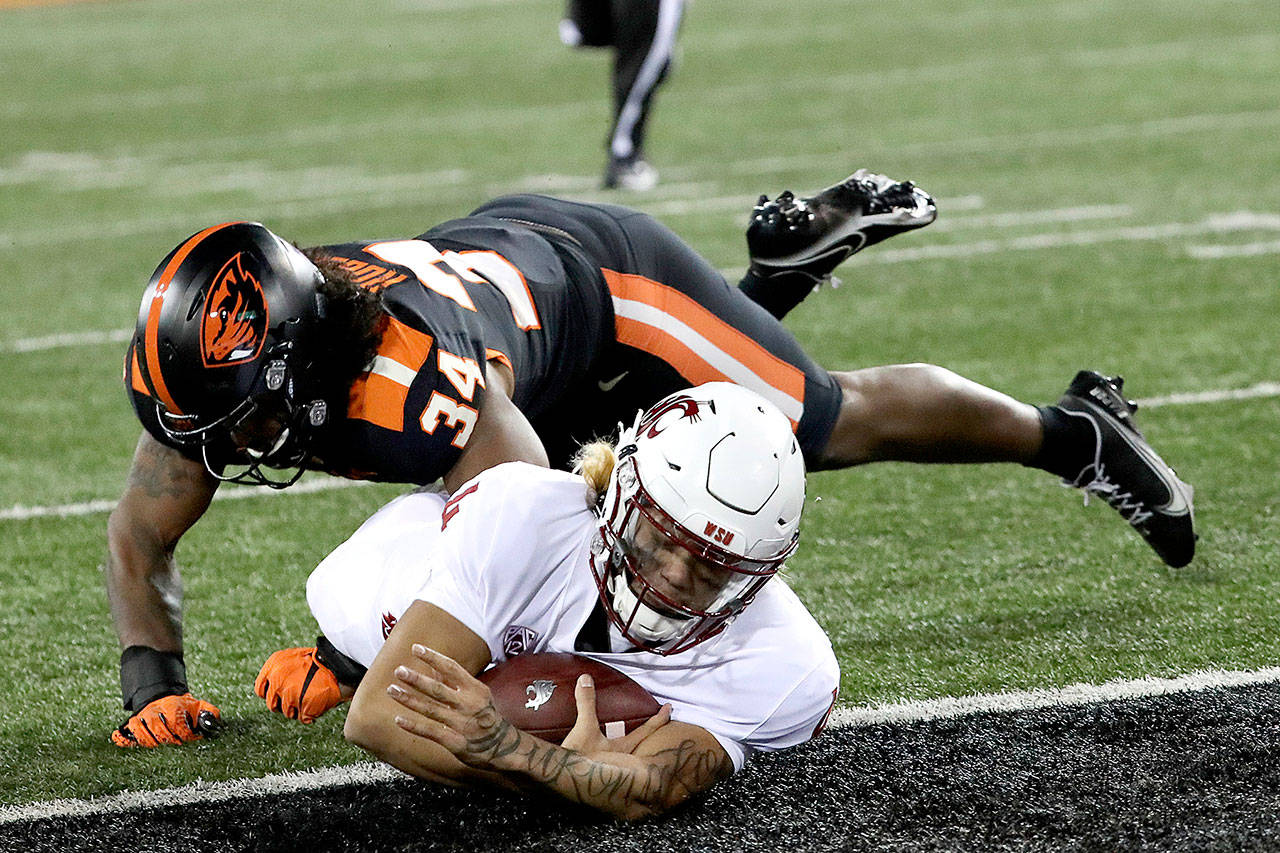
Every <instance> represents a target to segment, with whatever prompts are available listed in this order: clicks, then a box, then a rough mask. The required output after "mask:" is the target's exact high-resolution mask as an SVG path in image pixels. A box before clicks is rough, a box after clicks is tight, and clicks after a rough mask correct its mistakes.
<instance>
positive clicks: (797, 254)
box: [740, 169, 938, 319]
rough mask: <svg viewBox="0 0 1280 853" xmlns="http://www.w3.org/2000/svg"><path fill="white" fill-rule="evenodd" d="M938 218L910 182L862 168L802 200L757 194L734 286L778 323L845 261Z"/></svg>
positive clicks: (922, 193)
mask: <svg viewBox="0 0 1280 853" xmlns="http://www.w3.org/2000/svg"><path fill="white" fill-rule="evenodd" d="M937 215H938V208H937V205H936V204H934V201H933V198H932V197H931V196H930V195H929V194H928V193H926V192H925V191H924V190H922V189H920V188H919V187H917V186H916V185H915V184H913V183H912V182H910V181H895V180H894V179H893V178H889V177H886V176H884V175H877V174H875V173H873V172H869V171H867V170H866V169H859V170H858V171H856V172H854V173H853V174H852V175H850V176H849V177H848V178H845V179H844V180H843V181H841V182H840V183H838V184H835V185H833V186H830V187H827V188H826V189H825V190H823V191H822V192H820V193H818V194H816V195H813V196H809V197H807V198H798V197H797V196H796V195H795V194H794V193H792V192H791V191H790V190H787V191H786V192H783V193H782V194H781V195H779V196H778V197H777V198H776V199H774V200H773V201H770V200H769V198H768V196H763V195H762V196H760V201H759V202H757V203H756V206H755V209H754V210H752V212H751V223H750V225H749V226H748V227H747V249H748V250H749V252H750V256H751V266H750V268H749V270H748V271H747V275H746V277H745V278H744V279H743V280H742V283H741V285H740V286H741V287H742V289H743V291H745V292H746V293H747V295H748V296H750V297H751V298H752V300H753V301H755V302H757V303H759V304H760V305H762V306H763V307H764V308H765V309H766V310H768V311H769V313H771V314H773V315H774V316H775V317H777V318H778V319H782V317H783V316H784V315H785V314H786V313H787V312H788V311H790V310H791V308H793V307H795V306H796V305H797V304H799V303H800V301H801V300H802V299H804V297H805V296H807V295H808V293H809V292H810V291H811V290H812V289H813V288H814V287H815V286H817V285H818V284H820V283H822V282H823V281H825V280H826V279H827V278H828V277H830V275H831V272H832V271H833V270H834V269H835V268H836V267H837V266H839V265H840V263H842V262H843V261H844V260H845V259H846V258H848V257H849V256H850V255H853V254H855V253H857V252H859V251H861V250H863V249H865V248H866V247H868V246H873V245H875V244H876V243H879V242H880V241H882V240H885V239H887V238H889V237H892V236H893V235H895V234H900V233H902V232H904V231H911V230H913V229H915V228H922V227H924V226H925V225H928V224H929V223H930V222H932V221H933V220H934V219H935V218H936V217H937Z"/></svg>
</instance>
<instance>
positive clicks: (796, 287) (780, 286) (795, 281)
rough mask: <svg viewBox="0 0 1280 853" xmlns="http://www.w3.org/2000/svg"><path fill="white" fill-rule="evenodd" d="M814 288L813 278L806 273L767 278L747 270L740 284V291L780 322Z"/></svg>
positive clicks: (783, 274)
mask: <svg viewBox="0 0 1280 853" xmlns="http://www.w3.org/2000/svg"><path fill="white" fill-rule="evenodd" d="M813 288H814V281H813V276H810V275H805V274H804V273H779V274H777V275H771V276H769V277H768V278H765V277H764V276H762V275H757V274H756V273H754V272H752V271H751V270H747V274H746V275H744V276H743V277H742V281H740V282H738V289H739V290H741V291H742V292H743V293H745V294H746V295H747V296H748V298H750V299H751V301H752V302H754V303H756V304H757V305H759V306H760V307H761V308H763V309H764V310H766V311H768V312H769V313H770V314H772V315H773V316H774V317H776V318H778V319H779V320H781V319H782V318H783V317H785V316H787V313H788V312H790V311H791V309H792V308H795V307H796V306H797V305H799V304H800V303H801V302H803V301H804V298H805V297H806V296H808V295H809V294H810V293H812V292H813Z"/></svg>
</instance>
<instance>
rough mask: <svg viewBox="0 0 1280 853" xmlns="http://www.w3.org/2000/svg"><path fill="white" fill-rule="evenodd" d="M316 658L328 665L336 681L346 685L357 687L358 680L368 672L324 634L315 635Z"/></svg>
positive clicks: (358, 684)
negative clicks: (339, 649)
mask: <svg viewBox="0 0 1280 853" xmlns="http://www.w3.org/2000/svg"><path fill="white" fill-rule="evenodd" d="M316 660H318V661H320V663H322V664H324V665H325V666H327V667H329V670H330V671H331V672H332V673H333V674H334V676H335V677H336V678H337V679H338V683H339V684H343V685H346V686H347V687H352V688H355V687H359V686H360V680H361V679H362V678H364V674H365V673H366V672H368V670H367V669H365V668H364V667H363V666H361V665H360V664H358V663H356V662H355V661H354V660H352V659H351V658H349V657H347V656H346V655H344V654H343V653H342V652H340V651H338V650H337V649H336V648H335V647H334V645H333V643H331V642H329V639H328V638H327V637H325V635H324V634H321V635H320V636H319V637H316Z"/></svg>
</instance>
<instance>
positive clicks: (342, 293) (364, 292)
mask: <svg viewBox="0 0 1280 853" xmlns="http://www.w3.org/2000/svg"><path fill="white" fill-rule="evenodd" d="M301 251H302V253H303V254H304V255H306V256H307V259H308V260H310V261H311V262H312V263H313V264H315V265H316V268H317V269H318V270H320V275H321V276H322V278H323V280H322V281H321V282H320V285H319V286H318V287H317V288H316V290H317V291H318V292H319V294H320V297H321V299H322V300H323V302H324V321H323V322H324V325H325V328H326V333H327V337H328V340H329V346H326V347H325V348H324V351H323V352H322V353H320V354H319V355H318V357H317V360H316V363H315V370H316V375H319V376H323V377H325V385H326V386H327V387H328V388H329V389H330V390H329V393H328V395H326V396H329V395H331V396H333V397H334V398H335V399H334V402H335V403H340V404H341V408H342V409H345V408H346V394H347V389H349V388H350V387H351V383H352V382H354V381H355V380H356V378H357V377H358V376H360V374H362V373H364V372H365V371H367V370H368V369H369V365H370V364H372V363H373V359H374V356H375V355H377V353H378V345H379V344H381V343H382V333H383V330H384V329H385V327H386V314H385V312H384V311H383V310H382V297H381V296H379V295H378V292H377V291H376V290H371V289H368V288H364V287H361V286H360V285H358V284H356V283H355V281H353V280H352V278H351V275H350V273H349V272H348V271H347V270H346V269H345V268H344V267H343V266H342V263H341V260H340V259H338V258H334V257H333V256H331V255H329V254H327V253H326V252H325V251H324V249H323V247H313V248H310V249H302V250H301Z"/></svg>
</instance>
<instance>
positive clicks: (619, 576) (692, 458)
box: [591, 382, 804, 655]
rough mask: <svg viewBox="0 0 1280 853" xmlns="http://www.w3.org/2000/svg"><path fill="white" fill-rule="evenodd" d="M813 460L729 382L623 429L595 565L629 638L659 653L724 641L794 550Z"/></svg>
mask: <svg viewBox="0 0 1280 853" xmlns="http://www.w3.org/2000/svg"><path fill="white" fill-rule="evenodd" d="M803 506H804V461H803V458H802V456H801V453H800V447H799V445H798V444H797V443H796V440H795V436H794V435H793V434H792V432H791V424H790V422H789V421H788V420H787V418H786V417H785V416H784V415H783V414H782V413H781V412H780V411H778V410H777V409H776V408H775V407H774V406H773V405H772V404H771V403H769V402H768V401H766V400H765V399H764V398H762V397H760V396H759V395H757V394H755V393H754V392H752V391H749V390H747V389H745V388H743V387H741V386H738V385H732V384H729V383H724V382H714V383H709V384H707V385H701V386H698V387H697V388H693V389H690V390H688V391H682V392H679V393H677V394H672V395H671V396H669V397H666V398H665V399H663V400H661V401H659V402H658V403H657V404H656V405H654V406H652V407H651V408H649V409H648V410H647V411H645V412H643V413H641V414H640V415H639V416H638V417H637V418H636V421H635V424H634V425H633V426H632V427H631V428H630V429H627V430H624V431H623V434H622V436H621V437H620V439H619V443H618V463H617V465H616V466H615V468H614V471H613V474H612V477H611V478H610V481H609V487H608V489H607V490H606V493H605V496H604V502H603V506H602V507H601V519H600V535H599V536H598V537H597V541H596V543H595V547H594V548H593V553H592V560H591V565H592V571H593V572H594V574H595V578H596V583H597V585H598V586H599V587H600V593H601V598H602V599H603V601H604V604H605V609H606V610H607V611H608V613H609V617H610V618H611V619H612V620H613V622H614V624H616V625H617V626H618V628H619V630H620V631H621V632H622V633H623V635H624V636H625V637H626V638H627V639H628V640H630V641H631V642H632V643H634V644H635V645H637V646H640V647H641V648H644V649H647V650H649V651H652V652H655V653H657V654H663V655H668V654H676V653H678V652H682V651H684V650H686V649H689V648H691V647H693V646H695V645H697V644H698V643H700V642H703V641H704V640H706V639H708V638H710V637H713V636H715V635H716V634H718V633H719V632H720V631H722V630H724V628H725V627H726V626H727V625H728V624H729V623H730V622H731V621H732V620H733V618H734V617H735V616H736V615H737V614H738V613H739V612H741V611H742V609H743V608H744V607H746V606H747V605H748V604H749V603H750V602H751V600H752V598H754V596H755V595H756V593H757V592H759V590H760V589H761V587H763V586H764V584H765V583H766V582H767V581H768V580H769V578H771V577H772V576H773V575H774V574H776V573H777V571H778V569H779V568H781V566H782V564H783V562H784V561H785V560H786V559H787V558H788V557H789V556H791V554H792V553H794V551H795V548H796V544H797V542H798V539H799V526H800V514H801V511H802V509H803Z"/></svg>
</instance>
